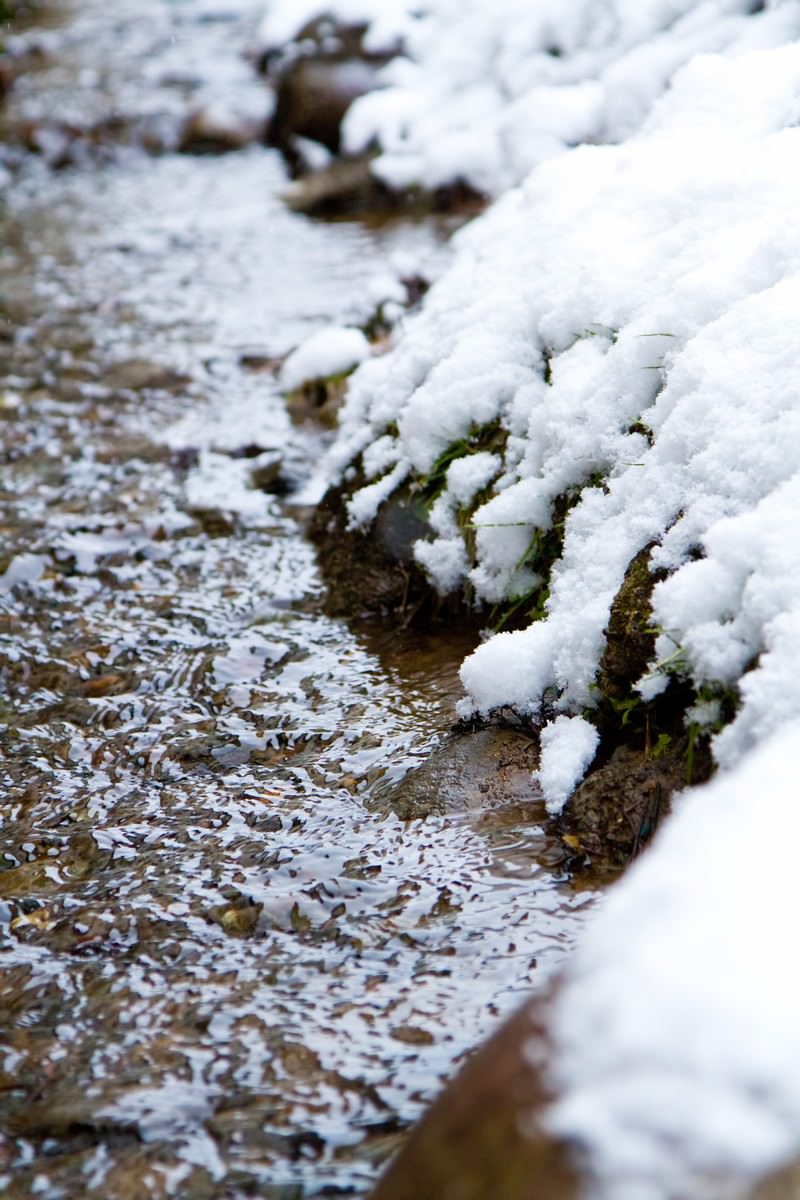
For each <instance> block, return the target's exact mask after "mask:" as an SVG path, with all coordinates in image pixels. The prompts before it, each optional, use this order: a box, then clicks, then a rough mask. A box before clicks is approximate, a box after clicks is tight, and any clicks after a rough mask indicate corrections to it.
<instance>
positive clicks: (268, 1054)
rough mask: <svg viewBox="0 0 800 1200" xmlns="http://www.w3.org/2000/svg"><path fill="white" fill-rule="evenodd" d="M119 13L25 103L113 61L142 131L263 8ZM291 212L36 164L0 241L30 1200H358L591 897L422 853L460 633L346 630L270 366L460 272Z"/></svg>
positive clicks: (10, 790)
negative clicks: (124, 62)
mask: <svg viewBox="0 0 800 1200" xmlns="http://www.w3.org/2000/svg"><path fill="white" fill-rule="evenodd" d="M113 8H114V11H113V13H112V14H109V11H108V9H109V6H107V5H102V4H100V3H99V0H97V2H94V0H93V2H92V3H84V4H82V5H81V6H80V7H79V12H78V18H79V20H78V25H77V26H74V27H72V29H71V31H70V30H68V33H67V35H66V47H67V49H66V51H65V58H64V63H65V64H66V65H64V66H63V69H62V70H61V73H60V74H59V72H58V71H57V70H56V68H55V66H54V65H53V64H52V63H51V65H50V66H49V67H48V69H47V70H46V71H45V72H44V74H43V77H42V78H41V79H40V80H39V81H38V83H37V80H36V79H35V78H34V77H31V78H30V79H29V80H28V81H27V82H26V84H25V88H26V89H27V101H26V102H27V103H30V104H32V103H34V101H35V102H37V103H38V102H41V103H44V101H45V100H46V98H47V96H48V95H50V97H51V99H52V97H53V96H54V95H55V94H56V93H55V92H53V91H52V90H50V91H48V89H53V88H54V87H56V84H57V87H58V88H61V87H62V86H65V80H66V82H67V83H68V82H69V71H70V70H72V71H75V70H79V69H82V68H81V54H84V55H85V54H86V53H88V50H87V47H92V50H93V53H94V54H95V56H96V58H97V61H99V57H98V56H100V55H102V54H105V53H106V51H107V49H108V45H109V41H110V40H112V41H113V42H114V46H115V47H116V48H115V49H114V55H115V56H116V58H115V61H118V56H119V54H120V53H122V50H123V49H124V46H125V39H124V38H123V39H121V40H120V39H119V38H118V37H117V36H116V35H117V34H118V33H119V29H120V28H121V27H124V28H125V29H126V30H127V31H128V34H129V36H130V38H131V39H132V40H130V41H129V43H128V46H129V53H130V54H132V58H131V59H130V60H129V65H128V67H127V68H126V69H125V70H122V68H120V70H121V71H122V74H121V76H120V78H122V79H123V83H124V86H123V85H121V88H122V92H121V95H122V100H121V102H124V103H133V102H134V101H133V100H132V99H131V96H132V95H134V93H135V95H141V96H142V97H144V96H145V95H147V94H148V92H147V87H145V88H144V89H143V91H141V93H138V92H136V91H135V89H136V88H137V87H138V88H139V89H142V79H144V81H145V83H147V81H148V80H152V79H154V78H155V77H156V76H158V70H159V62H161V61H162V60H160V59H159V54H160V53H161V50H164V47H165V46H166V47H168V48H169V47H171V45H172V43H170V42H169V41H168V39H167V40H165V37H166V35H165V30H169V29H170V28H172V27H171V26H170V24H169V21H170V20H172V19H177V16H176V14H179V15H180V21H181V29H182V36H184V37H185V38H186V39H188V41H187V42H186V46H187V50H186V58H187V60H188V59H189V58H190V57H191V53H190V47H191V45H193V44H195V43H194V42H193V40H192V39H194V38H195V37H196V36H200V35H199V32H198V31H199V30H201V29H202V30H203V31H204V32H203V35H202V36H203V38H205V39H206V40H207V34H208V30H209V28H210V26H211V25H213V22H211V23H210V22H209V21H208V17H209V14H211V15H213V14H214V13H217V15H220V14H222V13H223V10H224V14H225V15H226V17H227V18H229V19H228V20H226V22H224V24H225V28H226V30H227V33H226V38H227V39H230V38H231V37H232V36H233V35H232V31H235V29H236V28H237V26H236V20H237V19H239V18H240V17H242V16H244V18H245V19H249V15H250V14H251V10H252V9H253V6H252V5H248V4H246V3H244V2H243V3H242V4H238V3H236V2H235V0H226V3H225V4H224V5H216V6H214V5H209V4H207V3H205V2H201V0H186V2H185V3H183V4H181V5H179V6H178V5H169V4H166V3H158V2H157V0H148V3H147V5H146V12H145V15H149V16H150V17H154V18H155V17H157V18H158V19H157V20H156V21H155V23H154V24H151V26H150V32H149V33H148V30H147V28H145V26H144V25H142V24H141V23H137V21H136V17H137V12H140V10H141V11H142V12H144V11H145V9H144V7H143V6H142V5H141V4H140V3H137V4H134V3H132V0H131V2H130V3H129V2H128V0H125V2H124V3H120V4H119V5H115V6H113ZM212 10H213V12H212ZM217 10H218V12H217ZM170 14H172V15H170ZM145 24H146V23H145ZM76 29H77V30H78V33H79V34H80V36H77V35H76V32H75V31H76ZM154 31H155V34H157V36H155V34H154ZM90 34H91V35H92V36H89V35H90ZM112 34H113V35H114V37H113V38H112ZM170 36H171V35H170ZM154 37H155V40H154ZM159 45H160V46H161V50H159V49H158V46H159ZM165 53H166V51H165ZM169 53H170V54H171V55H174V50H173V49H170V50H169ZM142 57H145V58H146V59H147V63H148V70H147V72H145V73H144V74H143V75H142V72H141V71H138V68H137V64H138V66H141V61H142ZM201 57H202V56H201ZM198 61H199V60H198ZM84 65H85V63H84ZM162 65H163V64H162ZM198 69H199V70H201V68H198ZM236 70H237V71H238V67H237V69H236ZM53 71H55V76H54V75H53ZM137 72H138V73H137ZM201 74H202V70H201ZM234 76H236V77H237V78H238V76H237V75H236V71H234V70H233V68H231V74H230V76H229V77H226V78H228V82H230V80H231V79H233V77H234ZM108 78H109V79H110V80H111V84H109V85H108V86H112V85H113V79H114V73H113V72H111V73H110V75H109V77H108ZM137 79H138V82H136V81H137ZM54 80H55V82H54ZM247 86H248V87H249V83H248V85H247ZM37 87H38V88H39V89H40V90H39V92H38V93H37V92H36V88H37ZM132 89H133V91H132ZM37 97H38V98H37ZM84 99H85V97H84ZM151 99H152V97H151ZM281 181H282V175H281V171H280V168H279V167H278V165H277V164H276V161H275V159H274V157H273V156H272V155H271V154H270V153H268V152H266V151H263V150H256V149H251V150H250V151H246V152H243V153H241V154H238V155H235V156H229V157H228V158H226V159H225V160H224V162H219V161H215V160H212V159H200V158H196V159H192V158H179V157H177V156H174V157H170V156H167V157H164V158H160V159H147V158H144V157H141V156H135V155H134V156H128V157H124V158H123V159H121V160H119V161H115V162H112V163H111V164H110V165H108V166H106V167H102V168H101V167H97V166H86V167H85V168H84V169H83V170H80V171H78V170H75V171H72V172H67V173H64V174H61V175H48V174H47V172H46V171H43V170H41V169H40V167H39V166H38V165H37V164H35V163H31V164H28V165H27V166H25V167H24V169H23V171H22V174H21V176H20V178H19V180H18V184H17V188H16V189H15V193H14V194H13V195H11V196H10V197H9V201H8V211H7V212H6V213H5V214H4V215H3V217H2V218H1V219H2V224H3V237H2V244H3V246H4V251H3V268H2V269H3V281H4V283H7V287H6V288H5V291H4V299H3V312H4V313H5V315H6V318H7V324H6V326H5V328H6V331H7V336H5V337H4V338H3V340H1V341H0V359H2V365H3V370H4V375H5V378H6V390H5V393H4V396H3V399H2V407H0V421H1V422H2V430H3V443H2V446H3V449H2V454H3V461H4V472H3V480H2V489H3V490H2V498H3V501H4V506H5V510H6V515H5V517H4V527H3V533H4V549H3V551H2V557H1V558H0V671H1V672H2V683H3V686H2V699H1V700H0V721H2V726H0V754H1V755H2V761H1V762H0V776H1V777H2V782H3V787H4V790H5V803H4V806H3V810H2V820H3V825H2V847H0V868H1V869H0V897H1V899H0V925H1V926H2V943H1V946H2V948H1V949H0V969H1V971H2V973H1V974H0V995H2V1009H3V1012H4V1014H5V1017H4V1021H5V1024H6V1028H5V1029H4V1042H3V1047H2V1049H0V1089H1V1090H0V1095H2V1097H3V1099H2V1101H0V1105H1V1106H2V1123H3V1126H4V1127H5V1128H6V1130H7V1131H8V1133H9V1134H10V1135H11V1136H10V1138H9V1139H8V1141H7V1142H6V1143H4V1144H3V1146H2V1149H0V1170H5V1172H6V1174H5V1177H4V1178H5V1182H6V1183H7V1184H8V1187H9V1194H10V1195H12V1196H13V1195H18V1196H23V1195H25V1196H27V1195H31V1194H44V1195H47V1196H53V1197H57V1196H60V1195H64V1196H69V1195H75V1194H78V1193H79V1192H81V1193H85V1194H87V1195H90V1196H103V1197H130V1196H133V1195H139V1194H142V1193H141V1190H140V1191H138V1192H137V1191H136V1189H137V1188H139V1189H141V1188H142V1187H146V1189H147V1194H148V1195H150V1196H153V1197H158V1196H162V1195H163V1196H167V1195H176V1194H180V1195H185V1196H198V1197H200V1196H222V1195H225V1196H231V1197H233V1196H240V1195H241V1196H245V1195H250V1194H253V1192H254V1191H256V1192H257V1193H258V1194H260V1195H266V1196H273V1197H278V1196H280V1197H282V1198H283V1200H286V1198H288V1197H299V1196H309V1197H310V1196H312V1195H318V1194H322V1192H323V1191H324V1189H325V1188H329V1189H331V1188H338V1189H340V1190H341V1191H342V1192H345V1193H346V1192H353V1193H360V1192H363V1191H364V1190H365V1189H366V1188H367V1186H368V1183H369V1180H370V1179H371V1178H372V1177H373V1175H374V1173H375V1170H376V1168H377V1165H378V1164H379V1162H380V1161H381V1160H382V1159H383V1158H385V1156H386V1155H387V1154H388V1153H389V1152H390V1151H391V1150H392V1149H393V1148H394V1146H395V1145H396V1144H397V1139H398V1137H399V1136H401V1134H402V1130H403V1129H404V1128H405V1127H406V1126H407V1124H408V1122H409V1121H411V1120H413V1118H414V1117H415V1116H416V1115H417V1114H418V1113H419V1111H420V1109H421V1107H422V1106H423V1105H424V1104H425V1103H426V1102H427V1101H428V1100H429V1099H430V1098H431V1096H432V1095H433V1094H434V1093H435V1091H436V1090H437V1088H438V1086H439V1082H440V1080H441V1079H443V1078H444V1077H445V1076H447V1075H448V1074H449V1073H450V1072H451V1071H452V1068H453V1065H454V1063H455V1062H457V1061H458V1060H459V1058H460V1057H461V1056H462V1055H463V1054H464V1053H465V1052H466V1050H467V1049H468V1048H469V1047H470V1046H471V1045H473V1044H474V1043H475V1042H476V1041H477V1040H478V1039H479V1038H480V1037H481V1036H482V1035H483V1034H484V1033H485V1032H486V1031H487V1030H488V1029H489V1028H490V1027H491V1026H492V1025H493V1024H494V1023H495V1021H496V1019H497V1017H498V1016H499V1015H500V1014H501V1013H504V1012H506V1011H508V1010H509V1008H510V1007H512V1006H513V1005H514V1004H515V1003H516V1002H517V1001H518V999H519V998H520V997H521V996H522V995H523V994H524V993H525V992H526V991H527V990H528V989H529V987H531V986H532V985H535V983H536V981H537V980H538V979H540V978H542V977H544V976H546V975H547V974H548V973H549V971H550V970H552V969H553V968H554V967H555V966H556V965H557V963H558V962H559V961H560V960H561V958H562V957H563V955H564V953H565V951H566V950H567V949H568V947H569V945H570V943H571V941H572V939H573V937H574V934H575V932H576V929H577V927H578V926H579V924H580V923H581V921H582V920H583V909H584V908H585V907H586V905H587V904H588V903H589V902H590V901H591V900H592V896H591V894H590V893H583V894H575V893H573V892H571V891H569V890H568V889H566V888H565V887H564V886H561V885H559V883H558V881H557V880H555V879H554V878H553V876H552V874H551V873H550V872H548V870H547V869H546V868H544V867H542V866H540V865H539V864H540V861H541V858H542V850H543V846H544V839H543V835H542V833H541V829H540V826H539V823H538V822H539V820H540V818H541V810H540V809H539V808H538V807H537V805H536V804H535V803H533V802H530V803H529V802H527V801H526V799H525V798H524V797H522V798H520V797H518V798H517V799H516V800H515V801H514V802H513V803H512V804H510V805H507V806H506V807H505V808H499V809H493V808H492V807H491V806H488V808H484V809H482V807H481V804H480V802H479V801H478V802H476V803H470V804H467V805H464V806H462V807H459V805H458V804H457V803H450V802H448V803H447V804H444V805H443V806H441V808H440V810H439V811H437V810H436V807H435V806H431V807H430V808H429V810H428V812H427V815H426V816H425V819H422V818H421V816H420V817H419V818H418V819H410V820H408V819H407V820H401V819H400V817H399V816H398V811H400V806H399V804H398V802H397V801H396V800H393V799H392V798H391V797H392V796H395V795H396V792H395V791H393V789H397V788H399V787H403V786H405V785H404V779H406V777H407V778H408V780H409V783H408V786H407V787H406V790H405V792H404V795H405V796H406V798H407V797H408V796H409V795H410V794H411V791H413V788H417V790H419V787H420V786H423V785H424V786H427V787H428V789H429V790H430V788H431V787H435V788H437V789H439V790H440V791H441V790H442V789H444V788H445V782H444V780H445V777H444V775H443V774H441V773H440V775H439V776H438V777H437V776H436V774H435V772H433V773H432V774H431V773H430V772H431V770H432V768H429V767H421V764H425V763H426V762H427V760H428V759H429V756H430V755H431V754H432V752H434V751H435V752H436V754H438V755H440V760H438V761H442V762H444V761H447V762H448V763H449V764H450V766H449V767H448V770H451V774H452V769H451V768H452V761H453V760H452V759H447V757H446V756H447V755H448V754H450V750H449V749H448V747H449V746H451V744H452V743H451V741H450V740H449V734H448V730H449V727H450V724H451V720H452V698H453V696H454V695H455V694H456V692H457V680H456V673H455V672H456V667H457V664H458V661H459V659H460V657H461V656H462V655H463V653H464V652H465V650H466V649H467V646H468V635H466V634H462V633H461V632H459V631H452V632H451V633H449V634H448V635H446V636H445V635H436V636H430V635H425V636H423V635H411V634H407V633H405V634H399V633H392V632H391V631H387V630H382V629H380V628H378V627H376V626H367V627H366V628H357V627H353V628H348V627H347V626H345V625H343V624H341V623H339V622H336V621H333V620H331V619H329V618H327V617H326V616H324V615H323V614H322V612H321V611H320V608H319V605H318V600H319V591H320V585H319V581H318V579H317V576H316V572H315V567H314V562H313V558H312V554H311V551H310V549H309V547H308V546H307V544H306V543H305V542H304V540H303V539H302V537H301V535H300V532H299V530H298V526H297V523H296V521H295V519H294V517H293V515H292V509H291V507H289V506H287V505H286V504H285V503H284V502H282V501H280V500H279V499H278V498H277V497H276V496H275V495H274V494H272V493H270V492H269V491H267V492H265V491H261V490H258V488H255V487H254V486H253V477H252V470H253V464H254V463H255V462H256V461H257V460H258V461H262V457H261V456H263V455H264V454H266V453H267V452H269V453H270V454H273V455H275V454H277V455H278V456H279V457H280V459H281V460H282V462H283V464H284V465H283V468H282V469H284V471H285V472H286V474H287V477H288V478H289V480H290V484H291V485H292V486H294V484H295V483H296V482H297V481H298V480H302V478H303V477H304V475H307V474H308V471H309V469H310V465H311V463H313V461H314V459H315V458H316V457H317V456H318V454H319V451H320V444H321V443H320V436H321V435H319V434H318V433H316V432H314V431H312V430H297V429H293V428H292V427H291V425H290V423H289V421H288V419H287V417H286V414H285V412H284V410H283V406H282V403H281V400H280V397H279V396H278V394H277V391H276V388H275V385H274V382H273V381H272V377H271V376H270V375H269V373H268V372H265V371H260V370H253V369H252V367H251V366H248V365H247V364H248V363H252V362H254V361H262V360H263V361H265V362H270V361H272V359H274V357H275V356H279V355H280V354H282V353H284V352H285V351H286V350H287V349H288V347H289V346H290V345H291V344H292V342H293V341H295V340H297V338H298V337H301V336H303V335H304V334H305V333H307V332H308V331H309V330H311V329H315V328H318V327H319V326H320V325H321V324H322V323H323V322H324V321H325V320H329V319H332V320H339V321H342V320H345V321H347V320H350V321H352V320H362V319H365V318H366V317H367V316H369V315H370V314H371V312H372V310H373V309H374V306H375V304H376V302H377V301H378V300H379V299H381V298H382V297H383V296H390V295H392V294H393V289H394V290H395V291H396V289H397V286H398V285H397V282H396V280H397V274H398V271H399V269H400V267H399V265H398V264H399V263H400V262H401V261H402V263H403V264H404V265H405V266H406V267H407V265H408V263H409V262H412V263H414V262H416V263H419V261H420V260H423V261H424V260H425V259H426V258H430V257H431V256H432V255H434V254H435V253H439V251H438V250H437V248H436V247H437V240H436V231H435V230H433V229H432V228H430V227H425V226H420V227H417V228H413V229H402V228H398V229H390V230H385V231H383V232H367V231H365V230H363V229H360V228H358V227H357V226H348V225H337V226H319V225H312V224H311V223H309V222H308V221H306V220H304V219H303V218H300V217H297V216H293V215H291V214H289V213H286V212H285V211H284V210H283V209H282V208H281V206H280V203H279V201H278V200H277V199H276V190H277V189H278V188H279V186H280V184H281ZM301 281H302V282H301ZM262 465H263V461H262ZM442 756H443V757H442ZM436 761H437V760H436V758H435V756H434V758H432V759H431V762H433V763H435V762H436ZM425 769H427V770H429V775H428V776H427V777H426V776H420V775H418V774H414V772H415V771H417V772H419V771H420V770H425ZM426 778H427V784H426V783H425V780H426ZM437 779H438V781H437ZM420 780H422V785H420V784H419V781H420ZM431 780H433V783H431ZM447 786H450V784H447ZM476 786H478V788H479V789H480V786H482V785H480V784H479V785H476ZM477 794H478V793H476V795H477ZM387 796H388V797H389V800H388V801H387ZM406 815H408V813H407V814H406ZM327 1194H331V1193H330V1191H329V1192H328V1193H327Z"/></svg>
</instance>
